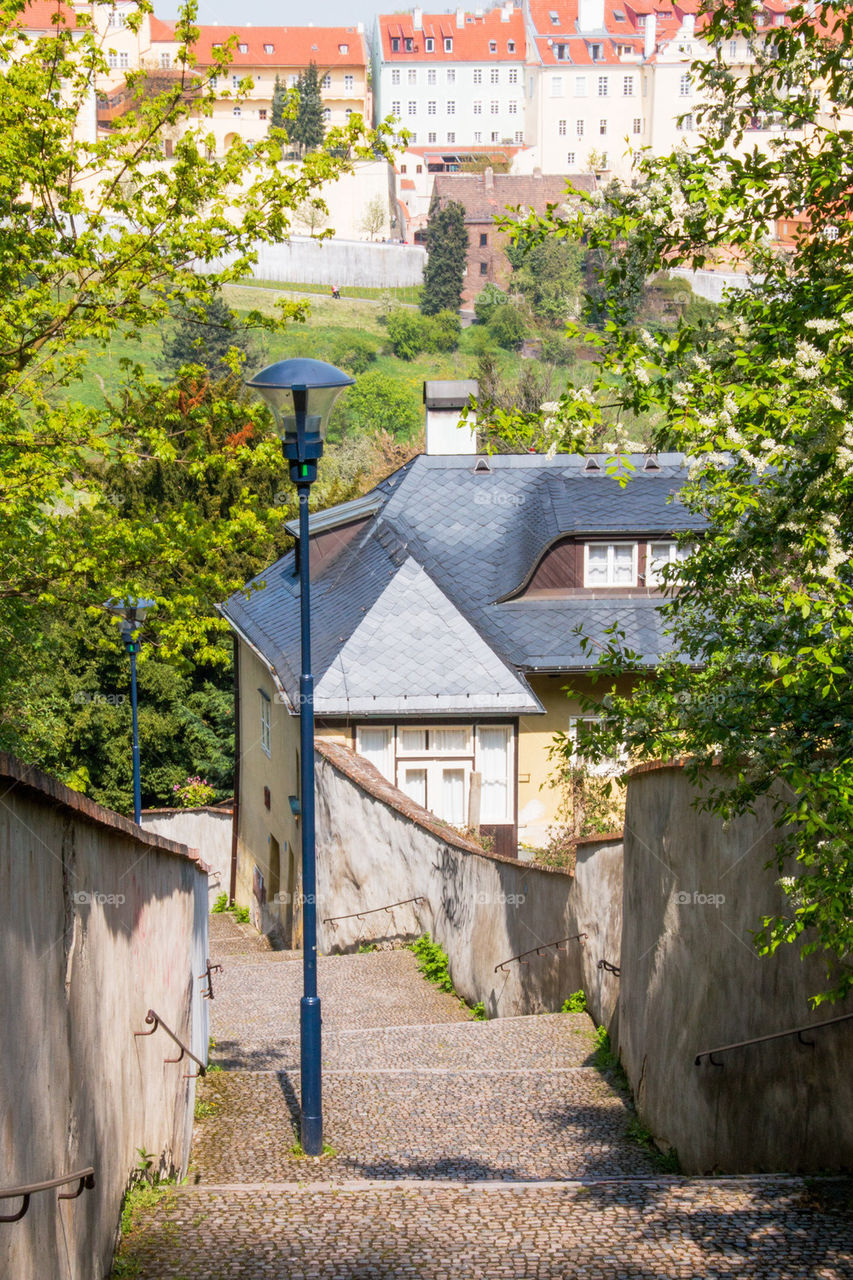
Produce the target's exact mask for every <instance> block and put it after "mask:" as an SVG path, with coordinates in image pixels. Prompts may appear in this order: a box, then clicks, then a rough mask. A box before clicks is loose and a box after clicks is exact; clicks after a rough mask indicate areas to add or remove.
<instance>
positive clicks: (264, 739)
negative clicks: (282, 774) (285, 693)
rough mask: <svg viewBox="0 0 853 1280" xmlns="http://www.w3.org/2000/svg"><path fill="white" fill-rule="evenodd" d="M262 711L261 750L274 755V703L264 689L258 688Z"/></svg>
mask: <svg viewBox="0 0 853 1280" xmlns="http://www.w3.org/2000/svg"><path fill="white" fill-rule="evenodd" d="M258 695H259V697H260V712H261V751H263V753H264V754H265V755H268V756H271V755H272V703H271V702H270V699H269V696H268V695H267V694H266V693H264V691H263V689H259V690H258Z"/></svg>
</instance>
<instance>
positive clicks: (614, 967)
mask: <svg viewBox="0 0 853 1280" xmlns="http://www.w3.org/2000/svg"><path fill="white" fill-rule="evenodd" d="M598 968H599V969H606V970H607V972H608V973H615V974H616V977H617V978H618V977H620V976H621V974H622V970H621V969H620V968H619V966H618V964H611V963H610V961H609V960H599V962H598Z"/></svg>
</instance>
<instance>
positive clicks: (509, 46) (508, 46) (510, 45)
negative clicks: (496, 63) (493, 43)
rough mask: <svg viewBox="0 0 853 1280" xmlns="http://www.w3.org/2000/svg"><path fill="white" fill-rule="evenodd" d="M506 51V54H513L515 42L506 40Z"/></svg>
mask: <svg viewBox="0 0 853 1280" xmlns="http://www.w3.org/2000/svg"><path fill="white" fill-rule="evenodd" d="M506 51H507V53H515V41H514V40H507V42H506Z"/></svg>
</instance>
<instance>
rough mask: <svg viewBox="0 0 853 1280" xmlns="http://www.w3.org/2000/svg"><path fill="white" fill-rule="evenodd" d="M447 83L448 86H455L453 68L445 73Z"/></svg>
mask: <svg viewBox="0 0 853 1280" xmlns="http://www.w3.org/2000/svg"><path fill="white" fill-rule="evenodd" d="M447 83H448V84H456V71H455V68H453V67H450V68H449V69H448V72H447Z"/></svg>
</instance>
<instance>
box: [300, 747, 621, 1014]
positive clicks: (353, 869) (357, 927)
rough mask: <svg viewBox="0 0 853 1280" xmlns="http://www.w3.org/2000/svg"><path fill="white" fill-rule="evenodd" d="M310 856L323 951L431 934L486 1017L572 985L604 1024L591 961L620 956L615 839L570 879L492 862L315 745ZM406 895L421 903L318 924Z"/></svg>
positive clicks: (382, 782)
mask: <svg viewBox="0 0 853 1280" xmlns="http://www.w3.org/2000/svg"><path fill="white" fill-rule="evenodd" d="M317 856H318V885H317V890H318V917H319V921H320V935H319V946H320V950H321V951H323V952H329V951H332V950H351V949H354V948H356V947H357V946H358V945H359V944H360V943H361V942H365V941H371V940H375V941H378V942H385V941H396V942H399V941H401V940H404V939H412V938H416V937H418V936H420V935H421V934H423V933H425V932H429V933H431V934H432V936H433V937H434V938H436V939H437V940H438V942H440V943H441V945H442V947H443V948H444V949H445V951H446V952H447V954H448V956H449V958H450V970H451V974H452V977H453V983H454V986H455V988H456V990H457V991H458V992H459V994H460V995H461V996H463V997H464V999H465V1000H467V1001H468V1002H469V1003H470V1004H474V1003H476V1002H477V1001H483V1003H484V1004H485V1006H486V1009H487V1011H488V1013H489V1016H490V1017H511V1016H514V1015H517V1014H524V1013H536V1012H539V1011H541V1010H543V1009H544V1010H555V1009H559V1008H560V1006H561V1005H562V1002H563V1000H564V999H565V998H566V996H567V995H569V993H570V992H572V991H576V990H578V989H579V988H581V987H582V988H583V989H584V990H585V991H586V992H587V994H588V996H589V997H590V1007H591V1011H592V1014H593V1017H595V1018H596V1019H597V1020H598V1021H603V1020H606V1021H608V1022H609V1021H610V1018H611V1015H612V1012H613V1008H614V1006H615V1001H616V994H617V988H616V979H615V978H614V977H613V976H612V975H610V974H607V973H604V972H602V971H601V970H599V969H598V968H597V961H598V960H599V958H601V957H602V956H605V957H607V958H612V957H613V956H614V954H615V955H617V956H618V945H619V934H620V931H621V918H620V910H619V907H620V903H621V896H622V889H621V845H620V843H619V841H618V839H611V840H609V841H608V840H602V841H597V842H594V843H587V844H584V845H583V846H582V847H581V849H580V850H579V856H578V872H577V875H576V876H574V877H573V876H570V875H567V874H566V873H565V872H562V871H555V870H550V869H547V868H542V867H534V866H531V865H530V864H527V863H519V862H516V861H515V860H514V859H508V858H501V857H499V856H497V855H494V854H489V853H486V852H485V851H484V850H483V849H482V848H480V847H479V846H478V845H477V844H475V843H474V842H472V841H470V840H467V839H466V838H464V837H463V836H461V835H460V834H459V833H458V832H456V831H454V830H453V829H452V828H450V827H446V826H444V825H443V824H442V823H440V822H438V820H437V819H436V818H434V817H433V815H432V814H430V813H428V812H427V811H426V810H425V809H421V808H420V806H419V805H416V804H414V803H413V802H412V801H411V800H409V798H408V797H407V796H405V795H403V793H402V792H400V791H398V790H397V789H396V788H395V787H393V786H392V785H391V784H390V783H389V782H387V781H386V779H385V778H383V777H382V775H381V774H380V773H379V772H378V770H376V769H374V768H373V766H372V765H370V764H368V763H367V761H365V760H363V759H362V758H361V757H359V756H356V755H355V754H354V753H353V752H352V751H349V750H348V749H347V748H345V747H341V746H339V745H338V744H335V743H332V742H318V744H317ZM413 897H422V898H423V902H421V903H420V904H418V905H417V906H405V907H398V908H395V910H394V911H393V912H388V913H386V912H384V911H383V912H380V913H377V914H374V915H368V916H367V917H365V919H364V920H363V921H359V920H357V919H351V920H345V921H341V922H339V923H337V924H326V923H324V921H325V919H326V918H328V917H333V916H342V915H350V914H352V913H355V912H359V911H362V912H363V911H367V910H370V909H371V908H374V907H383V906H385V905H386V904H388V903H392V902H398V901H403V900H405V899H407V898H413ZM602 903H605V904H606V906H605V907H602V906H601V904H602ZM581 932H586V933H588V935H589V937H588V939H587V940H586V942H584V943H578V942H569V943H568V944H567V945H566V947H565V948H564V949H563V950H562V951H559V952H557V951H556V950H555V949H554V948H553V947H551V948H550V949H548V950H547V951H545V952H543V954H541V955H532V956H529V957H527V963H526V964H519V963H515V964H512V965H510V966H509V967H508V968H507V969H505V970H502V971H501V972H499V973H496V972H495V966H496V965H498V964H500V963H502V962H503V961H505V960H508V959H509V958H510V957H512V956H515V955H517V954H519V953H520V952H522V951H528V950H530V948H532V947H537V946H540V945H543V946H544V944H547V943H553V942H555V941H556V940H558V939H561V938H566V937H569V936H570V935H572V934H576V933H581Z"/></svg>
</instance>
